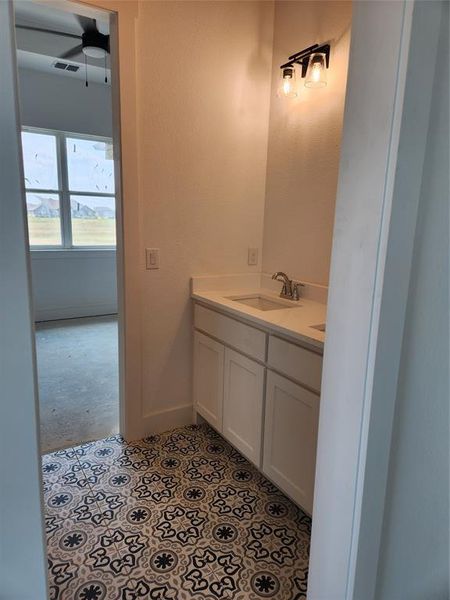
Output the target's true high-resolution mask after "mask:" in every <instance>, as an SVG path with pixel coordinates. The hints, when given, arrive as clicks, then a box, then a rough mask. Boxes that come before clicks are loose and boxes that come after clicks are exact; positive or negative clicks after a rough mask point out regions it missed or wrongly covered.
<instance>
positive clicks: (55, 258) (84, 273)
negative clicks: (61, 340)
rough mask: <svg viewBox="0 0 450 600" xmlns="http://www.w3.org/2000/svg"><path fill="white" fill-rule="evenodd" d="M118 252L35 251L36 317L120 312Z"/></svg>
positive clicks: (32, 255)
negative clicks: (117, 272) (117, 273)
mask: <svg viewBox="0 0 450 600" xmlns="http://www.w3.org/2000/svg"><path fill="white" fill-rule="evenodd" d="M115 255H116V253H115V251H112V250H102V251H98V250H94V251H91V250H86V251H85V250H74V251H66V252H64V251H63V252H54V251H49V252H46V251H39V252H32V253H31V266H32V276H33V300H34V318H35V320H36V321H51V320H54V319H70V318H73V317H88V316H92V315H110V314H114V313H116V312H117V289H116V270H115V269H116V256H115Z"/></svg>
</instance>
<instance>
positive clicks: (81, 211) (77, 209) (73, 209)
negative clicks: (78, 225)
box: [70, 200, 97, 219]
mask: <svg viewBox="0 0 450 600" xmlns="http://www.w3.org/2000/svg"><path fill="white" fill-rule="evenodd" d="M70 213H71V215H72V217H73V218H74V219H96V218H97V213H96V212H95V210H94V209H93V208H91V207H90V206H87V205H86V204H82V203H81V202H79V201H78V200H71V202H70Z"/></svg>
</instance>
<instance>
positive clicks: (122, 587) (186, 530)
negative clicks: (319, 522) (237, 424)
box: [43, 425, 311, 600]
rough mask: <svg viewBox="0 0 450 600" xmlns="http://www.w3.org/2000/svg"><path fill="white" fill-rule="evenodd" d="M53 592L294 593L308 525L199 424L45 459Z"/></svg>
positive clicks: (70, 599) (78, 597) (129, 598)
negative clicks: (129, 442)
mask: <svg viewBox="0 0 450 600" xmlns="http://www.w3.org/2000/svg"><path fill="white" fill-rule="evenodd" d="M43 474H44V494H45V504H46V526H47V536H48V555H49V577H50V590H51V593H50V598H51V599H52V600H57V599H58V600H103V599H105V600H106V599H108V600H138V599H145V600H221V599H225V600H261V599H264V598H274V599H276V600H301V599H304V598H305V597H306V581H307V572H308V555H309V539H310V526H311V522H310V519H309V517H307V516H306V515H305V514H304V513H303V512H302V511H301V510H300V509H298V508H297V507H296V506H295V505H294V504H292V503H291V502H290V501H289V500H288V499H286V497H285V496H283V494H281V492H280V491H279V490H277V488H275V487H274V486H273V485H272V484H271V483H269V482H268V481H267V480H266V479H265V478H264V477H263V476H262V475H261V474H260V473H259V472H258V471H257V470H256V469H255V468H254V467H253V466H251V465H250V464H249V463H248V462H247V461H246V460H245V459H244V458H243V457H242V456H241V455H240V454H239V453H238V452H237V451H236V450H234V449H233V448H232V447H231V446H230V445H229V444H227V443H226V442H225V441H224V440H223V439H222V438H221V437H220V436H219V435H218V434H217V433H215V432H214V431H213V430H212V429H210V428H209V427H207V426H203V425H202V426H195V425H194V426H190V427H185V428H182V429H176V430H173V431H170V432H167V433H165V434H162V435H157V436H151V437H149V438H146V439H144V440H142V441H140V442H134V443H131V444H127V443H125V442H124V441H123V440H122V438H121V437H120V436H113V437H110V438H106V439H104V440H100V441H98V442H92V443H87V444H83V445H81V446H77V447H75V448H69V449H67V450H61V451H59V452H54V453H52V454H47V455H45V456H44V457H43Z"/></svg>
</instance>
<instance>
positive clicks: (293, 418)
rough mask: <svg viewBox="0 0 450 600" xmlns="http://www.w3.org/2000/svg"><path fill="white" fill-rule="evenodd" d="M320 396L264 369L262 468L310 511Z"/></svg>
mask: <svg viewBox="0 0 450 600" xmlns="http://www.w3.org/2000/svg"><path fill="white" fill-rule="evenodd" d="M318 420H319V396H317V395H316V394H314V393H312V392H309V391H308V390H305V389H304V388H302V387H300V386H299V385H296V384H295V383H293V382H292V381H289V380H288V379H286V378H285V377H281V376H280V375H277V374H276V373H273V372H272V371H267V385H266V414H265V424H264V457H263V472H264V473H265V474H266V475H267V476H268V477H269V478H270V479H271V480H272V481H273V482H274V483H276V484H277V485H278V486H279V487H280V488H281V489H282V490H283V491H284V492H286V494H288V495H289V496H290V497H291V498H292V499H293V500H294V501H295V502H297V503H298V504H299V505H300V506H301V507H302V508H304V509H305V510H306V511H307V512H309V513H310V514H311V513H312V507H313V494H314V477H315V468H316V446H317V428H318Z"/></svg>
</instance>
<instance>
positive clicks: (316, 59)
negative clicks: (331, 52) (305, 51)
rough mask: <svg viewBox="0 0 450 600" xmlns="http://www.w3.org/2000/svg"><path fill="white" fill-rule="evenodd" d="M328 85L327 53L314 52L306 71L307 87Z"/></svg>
mask: <svg viewBox="0 0 450 600" xmlns="http://www.w3.org/2000/svg"><path fill="white" fill-rule="evenodd" d="M326 85H327V73H326V64H325V54H322V53H321V52H319V53H316V54H312V55H311V58H310V59H309V65H308V71H307V73H306V80H305V87H307V88H321V87H325V86H326Z"/></svg>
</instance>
